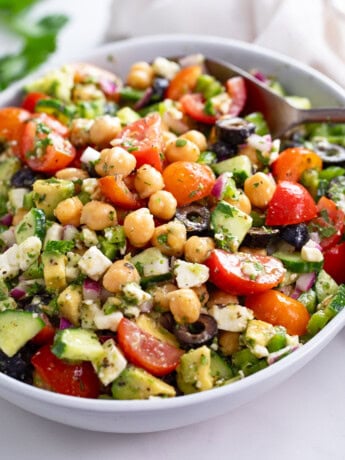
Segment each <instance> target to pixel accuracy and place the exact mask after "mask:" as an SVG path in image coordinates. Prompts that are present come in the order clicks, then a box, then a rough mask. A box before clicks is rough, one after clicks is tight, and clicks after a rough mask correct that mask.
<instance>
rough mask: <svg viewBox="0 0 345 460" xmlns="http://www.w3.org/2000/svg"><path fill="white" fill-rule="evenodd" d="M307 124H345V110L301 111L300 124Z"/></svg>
mask: <svg viewBox="0 0 345 460" xmlns="http://www.w3.org/2000/svg"><path fill="white" fill-rule="evenodd" d="M306 122H308V123H310V122H327V123H332V122H334V123H339V122H340V123H341V122H345V108H321V109H311V110H299V116H298V123H306Z"/></svg>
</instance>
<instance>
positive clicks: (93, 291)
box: [83, 278, 101, 300]
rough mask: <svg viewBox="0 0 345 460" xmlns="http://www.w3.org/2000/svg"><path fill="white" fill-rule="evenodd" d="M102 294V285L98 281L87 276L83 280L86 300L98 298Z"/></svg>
mask: <svg viewBox="0 0 345 460" xmlns="http://www.w3.org/2000/svg"><path fill="white" fill-rule="evenodd" d="M100 295H101V286H100V285H99V283H97V281H94V280H91V279H90V278H86V280H84V282H83V297H84V299H85V300H98V299H99V298H100Z"/></svg>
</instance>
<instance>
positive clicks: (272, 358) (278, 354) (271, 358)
mask: <svg viewBox="0 0 345 460" xmlns="http://www.w3.org/2000/svg"><path fill="white" fill-rule="evenodd" d="M299 347H300V345H288V346H287V347H284V348H282V349H281V350H278V351H275V352H273V353H270V354H269V355H268V357H267V364H269V365H271V364H274V363H276V362H277V361H279V360H280V359H281V358H282V357H283V356H285V355H288V354H290V353H292V352H293V351H296V350H297V349H298V348H299Z"/></svg>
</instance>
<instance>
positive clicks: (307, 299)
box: [297, 289, 317, 314]
mask: <svg viewBox="0 0 345 460" xmlns="http://www.w3.org/2000/svg"><path fill="white" fill-rule="evenodd" d="M297 300H298V301H299V302H301V303H303V305H304V306H305V307H306V309H307V310H308V312H309V313H310V314H311V313H314V311H315V309H316V304H317V300H316V292H315V291H314V290H313V289H309V290H308V291H306V292H302V294H301V295H300V296H299V297H298V299H297Z"/></svg>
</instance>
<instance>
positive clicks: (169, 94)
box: [165, 65, 202, 101]
mask: <svg viewBox="0 0 345 460" xmlns="http://www.w3.org/2000/svg"><path fill="white" fill-rule="evenodd" d="M201 73H202V69H201V66H199V65H191V66H189V67H185V68H184V69H181V70H180V71H179V72H177V74H176V75H175V77H174V78H173V79H172V80H171V82H170V84H169V86H168V89H167V91H166V95H165V97H166V98H168V99H173V100H174V101H178V100H179V99H180V97H182V96H183V95H185V94H188V93H190V92H191V91H193V89H194V88H195V86H196V82H197V80H198V78H199V76H200V75H201Z"/></svg>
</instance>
